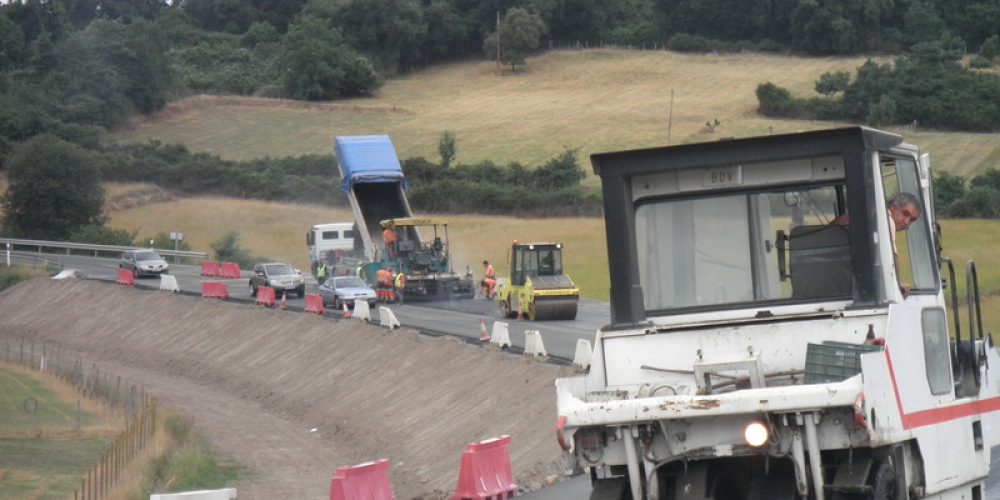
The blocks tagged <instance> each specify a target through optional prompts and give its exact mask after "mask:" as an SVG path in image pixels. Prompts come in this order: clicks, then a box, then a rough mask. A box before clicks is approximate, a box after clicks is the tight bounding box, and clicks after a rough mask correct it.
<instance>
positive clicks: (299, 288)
mask: <svg viewBox="0 0 1000 500" xmlns="http://www.w3.org/2000/svg"><path fill="white" fill-rule="evenodd" d="M262 286H269V287H271V288H273V289H274V293H275V296H276V297H281V294H282V293H287V292H295V295H298V296H299V298H302V297H304V296H305V294H306V280H305V278H303V277H302V273H300V272H299V271H298V270H295V269H292V267H291V266H289V265H288V264H285V263H284V262H265V263H263V264H257V265H255V266H253V274H252V275H251V276H250V295H251V296H252V297H256V296H257V289H258V288H260V287H262Z"/></svg>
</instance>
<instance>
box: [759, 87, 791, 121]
mask: <svg viewBox="0 0 1000 500" xmlns="http://www.w3.org/2000/svg"><path fill="white" fill-rule="evenodd" d="M756 92H757V103H758V104H757V111H759V112H760V114H762V115H764V116H786V115H787V114H788V113H789V112H790V111H791V110H792V108H793V103H792V93H791V92H789V91H788V89H785V88H782V87H779V86H777V85H775V84H773V83H771V82H767V83H762V84H760V85H758V86H757V91H756Z"/></svg>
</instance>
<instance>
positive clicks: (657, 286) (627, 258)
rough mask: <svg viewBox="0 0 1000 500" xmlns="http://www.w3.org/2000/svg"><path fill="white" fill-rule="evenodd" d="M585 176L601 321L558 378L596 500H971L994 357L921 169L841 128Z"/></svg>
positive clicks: (569, 433) (982, 468)
mask: <svg viewBox="0 0 1000 500" xmlns="http://www.w3.org/2000/svg"><path fill="white" fill-rule="evenodd" d="M592 163H593V165H594V170H595V172H596V173H597V174H598V175H599V176H600V177H601V182H602V189H603V195H604V203H605V227H606V231H607V244H608V262H609V268H610V274H611V276H610V278H611V321H612V323H611V324H610V325H608V326H606V327H604V328H602V329H601V330H600V331H598V333H597V336H596V339H595V345H594V357H593V361H592V364H591V366H590V368H589V371H588V372H587V373H585V374H583V375H579V376H575V377H569V378H562V379H558V380H557V381H556V390H557V411H558V415H559V417H558V438H559V443H560V445H561V446H562V447H563V449H564V450H565V451H566V458H567V460H568V462H569V465H570V466H571V467H573V468H577V469H588V470H589V471H590V472H591V477H592V479H593V480H594V485H595V487H594V493H593V496H592V497H591V498H619V497H626V498H628V497H631V498H634V499H639V498H643V499H682V498H685V499H686V498H698V499H702V498H717V499H718V498H735V499H751V498H789V499H790V498H800V497H801V498H815V499H820V500H822V499H824V498H873V497H874V498H893V499H905V498H956V499H957V498H967V499H976V498H986V492H985V491H984V489H985V482H984V480H985V478H986V476H987V474H988V471H989V462H990V447H991V446H993V445H995V444H997V442H998V438H1000V430H998V429H1000V427H997V425H996V424H997V423H1000V422H998V421H997V418H998V416H1000V412H998V411H997V410H1000V391H998V389H1000V385H998V384H1000V377H998V370H994V369H993V368H995V367H997V366H1000V365H998V363H1000V356H998V355H997V352H996V350H995V349H993V347H992V339H991V338H990V337H989V336H986V335H984V333H983V328H982V324H981V320H980V318H979V310H978V309H979V299H978V286H977V285H976V273H975V265H974V264H972V263H971V262H970V263H968V264H966V269H967V281H968V290H967V292H966V293H967V297H968V308H967V312H968V314H969V316H968V318H967V319H965V320H964V321H960V319H961V318H960V317H959V312H958V295H957V294H958V290H957V288H958V285H957V283H956V279H955V272H954V268H953V266H952V265H951V263H950V261H948V260H947V259H945V258H943V257H942V256H941V255H940V245H939V244H938V235H937V234H936V232H935V231H934V229H933V228H935V227H936V225H935V223H934V211H933V206H932V205H931V200H932V199H933V197H932V194H931V193H932V191H931V190H932V187H931V179H932V176H931V173H930V163H929V159H928V157H927V156H926V155H921V154H920V153H919V151H918V150H917V148H916V147H915V146H912V145H910V144H907V143H904V142H903V141H902V138H901V137H900V136H898V135H895V134H890V133H886V132H882V131H878V130H873V129H869V128H864V127H851V128H843V129H833V130H823V131H815V132H803V133H797V134H787V135H776V136H766V137H756V138H747V139H736V140H728V141H720V142H713V143H703V144H688V145H681V146H673V147H664V148H655V149H646V150H636V151H624V152H617V153H604V154H597V155H594V156H593V157H592ZM901 193H905V194H901ZM914 201H915V204H914ZM901 206H906V207H908V215H907V216H906V217H905V218H900V217H901V216H900V215H899V214H900V213H901V212H898V210H899V209H900V207H901ZM914 209H915V210H914ZM907 226H908V228H907ZM904 228H906V229H905V230H903V229H904ZM943 283H944V286H943ZM949 316H950V317H951V318H952V320H953V326H949V324H948V318H949ZM963 322H964V323H965V324H967V325H970V326H971V327H972V328H970V330H971V331H970V332H969V333H967V334H965V335H963V334H962V327H961V325H962V323H963ZM949 330H953V331H952V332H950V334H949ZM966 331H968V330H966Z"/></svg>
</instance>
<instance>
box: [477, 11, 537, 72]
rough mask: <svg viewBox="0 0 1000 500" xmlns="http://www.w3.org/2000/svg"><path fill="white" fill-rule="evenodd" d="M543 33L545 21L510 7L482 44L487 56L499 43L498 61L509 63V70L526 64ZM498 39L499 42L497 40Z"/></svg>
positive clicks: (493, 51)
mask: <svg viewBox="0 0 1000 500" xmlns="http://www.w3.org/2000/svg"><path fill="white" fill-rule="evenodd" d="M543 34H545V23H543V22H542V20H541V19H540V18H539V17H538V15H536V14H531V13H529V12H528V11H526V10H524V9H522V8H519V7H511V8H510V10H508V11H507V15H505V16H504V18H503V21H501V22H500V27H499V29H498V30H496V31H494V32H493V33H492V34H490V36H489V37H488V38H487V39H486V43H484V44H483V50H484V51H486V55H487V56H492V55H495V54H496V52H497V43H499V44H500V62H501V63H503V64H505V65H510V69H511V70H515V71H516V70H517V67H518V66H524V65H525V64H527V57H528V55H529V54H531V53H532V52H533V51H534V50H535V49H537V48H538V41H539V40H540V39H541V37H542V35H543ZM498 39H499V42H498Z"/></svg>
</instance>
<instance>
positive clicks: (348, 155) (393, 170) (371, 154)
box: [333, 135, 405, 193]
mask: <svg viewBox="0 0 1000 500" xmlns="http://www.w3.org/2000/svg"><path fill="white" fill-rule="evenodd" d="M333 150H334V153H335V154H336V155H337V163H338V164H339V165H340V176H341V178H342V179H343V189H344V192H345V193H348V192H350V191H351V186H353V185H354V184H356V183H363V184H368V183H381V182H399V183H400V184H401V185H403V186H404V189H405V180H404V178H403V168H402V166H400V164H399V158H398V157H396V150H395V149H394V148H393V147H392V141H391V140H389V136H387V135H357V136H338V137H336V138H334V141H333Z"/></svg>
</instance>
